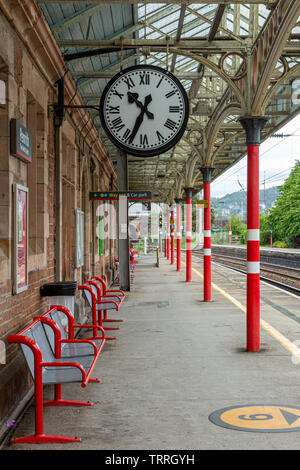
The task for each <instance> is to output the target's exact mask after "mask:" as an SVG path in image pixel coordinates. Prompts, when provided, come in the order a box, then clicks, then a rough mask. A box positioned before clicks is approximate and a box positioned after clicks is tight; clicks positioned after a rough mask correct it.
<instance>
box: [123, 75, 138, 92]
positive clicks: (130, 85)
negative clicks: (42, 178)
mask: <svg viewBox="0 0 300 470" xmlns="http://www.w3.org/2000/svg"><path fill="white" fill-rule="evenodd" d="M124 80H125V83H126V85H127V87H128V90H130V88H133V87H134V86H135V83H134V81H133V80H132V78H131V77H125V78H124Z"/></svg>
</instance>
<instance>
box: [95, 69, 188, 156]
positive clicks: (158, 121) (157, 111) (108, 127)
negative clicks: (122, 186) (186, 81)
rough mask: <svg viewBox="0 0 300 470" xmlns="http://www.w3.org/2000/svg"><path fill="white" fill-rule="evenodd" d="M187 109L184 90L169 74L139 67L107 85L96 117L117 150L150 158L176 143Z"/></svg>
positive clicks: (127, 71)
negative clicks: (98, 114) (99, 119)
mask: <svg viewBox="0 0 300 470" xmlns="http://www.w3.org/2000/svg"><path fill="white" fill-rule="evenodd" d="M188 108H189V106H188V99H187V96H186V93H185V90H184V88H183V87H182V85H181V84H180V82H179V81H178V80H177V79H176V78H175V77H174V76H173V75H172V74H170V73H168V72H166V71H164V70H163V69H160V68H158V67H154V66H150V65H139V66H135V67H130V68H128V69H126V70H124V71H123V73H120V74H118V75H116V77H114V78H113V79H112V80H111V81H110V82H109V83H108V85H107V87H106V89H105V90H104V93H103V95H102V98H101V102H100V117H101V122H102V125H103V127H104V129H105V131H106V132H107V134H108V135H109V137H110V139H111V140H112V141H113V142H114V143H115V145H117V146H118V147H119V148H121V149H122V150H124V151H125V152H127V153H129V154H132V155H137V156H153V155H159V154H160V153H163V152H165V151H166V150H169V149H170V148H171V147H173V146H174V145H175V144H176V142H178V140H179V139H180V137H181V136H182V134H183V132H184V130H185V127H186V124H187V120H188V112H189V110H188Z"/></svg>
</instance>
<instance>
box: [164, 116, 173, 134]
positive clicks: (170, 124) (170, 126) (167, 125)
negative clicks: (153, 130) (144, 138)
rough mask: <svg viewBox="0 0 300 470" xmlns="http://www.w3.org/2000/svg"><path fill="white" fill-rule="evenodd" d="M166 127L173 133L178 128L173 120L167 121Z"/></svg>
mask: <svg viewBox="0 0 300 470" xmlns="http://www.w3.org/2000/svg"><path fill="white" fill-rule="evenodd" d="M164 126H165V127H167V128H168V129H170V130H171V131H173V130H174V129H175V127H176V122H174V121H172V119H167V120H166V122H165V123H164Z"/></svg>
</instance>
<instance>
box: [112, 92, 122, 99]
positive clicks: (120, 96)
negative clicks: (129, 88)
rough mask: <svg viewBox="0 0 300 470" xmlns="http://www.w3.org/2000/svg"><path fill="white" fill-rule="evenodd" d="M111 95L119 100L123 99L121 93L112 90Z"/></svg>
mask: <svg viewBox="0 0 300 470" xmlns="http://www.w3.org/2000/svg"><path fill="white" fill-rule="evenodd" d="M113 95H115V96H118V97H119V98H120V100H121V99H122V98H123V96H124V94H123V93H119V92H118V91H117V90H114V91H113Z"/></svg>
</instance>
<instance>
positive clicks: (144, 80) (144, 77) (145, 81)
mask: <svg viewBox="0 0 300 470" xmlns="http://www.w3.org/2000/svg"><path fill="white" fill-rule="evenodd" d="M139 84H140V85H150V74H149V73H146V72H144V73H142V74H140V83H139Z"/></svg>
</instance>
